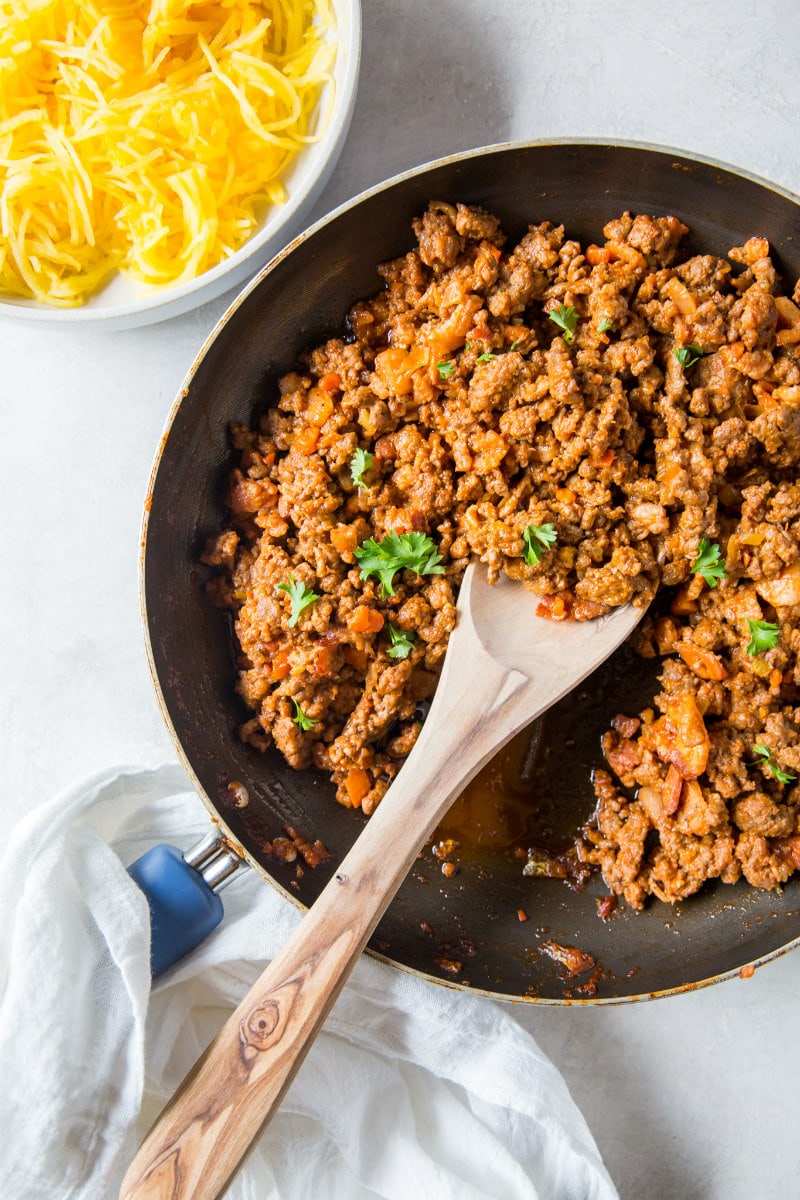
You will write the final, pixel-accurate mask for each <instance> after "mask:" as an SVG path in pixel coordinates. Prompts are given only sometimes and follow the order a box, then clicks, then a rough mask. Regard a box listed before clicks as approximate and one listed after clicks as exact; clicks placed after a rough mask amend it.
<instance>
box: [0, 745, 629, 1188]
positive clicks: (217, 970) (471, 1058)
mask: <svg viewBox="0 0 800 1200" xmlns="http://www.w3.org/2000/svg"><path fill="white" fill-rule="evenodd" d="M207 830H208V817H207V815H206V813H205V811H204V809H203V807H202V805H201V804H200V802H199V800H198V799H197V797H196V796H195V795H194V793H193V792H191V791H190V790H188V783H187V780H186V777H185V775H184V774H183V772H182V771H181V769H180V768H179V767H177V766H164V767H160V768H158V769H155V770H136V769H120V770H118V771H113V772H105V773H103V774H101V775H97V776H95V777H93V778H92V779H90V780H87V781H85V782H84V783H82V784H81V785H79V786H77V787H75V788H72V789H70V790H69V791H68V792H67V793H65V794H63V795H61V796H59V797H58V798H57V799H56V800H55V801H53V802H52V803H51V804H48V805H45V806H43V807H41V808H39V809H37V810H36V811H34V812H33V813H32V814H31V815H30V817H29V818H28V819H26V820H24V821H23V822H22V823H21V824H20V825H18V826H17V827H16V829H15V830H13V831H12V834H11V837H10V839H9V841H8V844H7V848H6V851H5V854H4V857H3V862H2V870H1V871H0V902H1V904H2V908H1V909H0V911H2V914H3V927H4V941H3V943H2V949H1V950H0V988H1V989H2V1001H0V1072H2V1074H1V1075H0V1143H2V1144H3V1149H2V1153H0V1197H2V1198H3V1200H62V1198H63V1200H67V1198H69V1200H73V1198H80V1200H107V1198H111V1197H116V1195H117V1190H118V1188H119V1184H120V1181H121V1178H122V1175H123V1173H124V1170H125V1168H126V1166H127V1163H128V1162H129V1160H130V1158H131V1156H132V1154H133V1152H134V1150H135V1148H136V1145H137V1143H138V1139H139V1138H140V1137H141V1136H142V1134H143V1133H144V1132H145V1131H146V1129H147V1127H148V1126H149V1124H150V1123H151V1122H152V1120H153V1118H154V1117H155V1116H156V1114H157V1113H158V1111H159V1109H160V1108H161V1107H162V1105H163V1103H164V1102H165V1101H166V1099H167V1098H168V1097H169V1096H170V1095H171V1093H172V1091H173V1090H174V1089H175V1088H176V1087H177V1085H178V1084H179V1083H180V1081H181V1079H182V1078H183V1076H184V1074H185V1073H186V1071H187V1070H188V1069H189V1067H190V1066H191V1065H192V1063H193V1062H194V1060H195V1059H196V1058H197V1056H198V1055H199V1054H200V1052H201V1051H202V1050H203V1048H204V1047H205V1046H206V1045H207V1044H208V1042H209V1041H210V1039H211V1037H212V1036H213V1034H214V1033H215V1032H216V1030H217V1029H218V1028H219V1026H220V1025H221V1024H222V1022H223V1020H224V1019H225V1017H226V1016H227V1014H228V1013H229V1012H230V1010H231V1009H232V1008H233V1007H234V1006H235V1004H236V1003H237V1002H238V1000H239V999H240V998H241V996H242V995H243V993H244V992H245V990H246V989H247V987H249V985H250V984H251V983H252V982H253V980H254V979H255V978H256V976H257V975H258V974H259V973H260V971H261V970H262V969H263V966H264V962H265V960H266V959H267V958H269V957H270V956H271V955H272V954H273V953H274V952H275V950H276V949H277V947H278V946H279V945H280V944H281V943H282V942H283V941H284V940H285V939H286V938H287V937H288V935H289V934H290V933H291V931H292V930H293V929H294V928H295V926H296V924H297V922H298V920H299V917H298V914H297V912H296V911H295V910H294V908H293V907H292V906H291V905H289V904H288V903H287V902H286V901H285V900H284V899H283V898H282V897H281V896H280V895H279V894H278V893H277V892H275V891H274V890H273V889H272V888H271V887H269V886H268V885H267V884H265V883H264V881H263V880H261V879H260V878H258V877H257V876H256V875H255V873H253V872H247V873H246V875H245V876H244V877H243V878H242V879H241V880H240V881H238V882H236V883H235V884H232V885H231V887H230V889H228V890H227V891H226V892H225V893H224V903H225V909H226V916H225V919H224V921H223V923H222V925H221V926H220V927H219V928H218V929H217V930H216V931H215V933H213V934H212V935H211V937H210V938H209V939H208V940H207V941H206V942H205V943H204V944H203V945H202V946H201V947H200V948H198V949H197V950H196V951H195V952H194V953H193V954H191V955H190V956H189V957H188V958H187V959H185V960H184V961H183V962H182V963H180V964H178V965H177V966H176V967H174V968H173V969H172V970H171V971H169V972H167V973H166V975H165V976H164V977H162V979H160V980H159V981H158V982H157V983H156V985H155V987H154V988H153V990H152V992H151V990H150V989H151V984H150V974H149V932H150V931H149V919H148V910H147V904H146V901H145V899H144V896H143V895H142V893H141V892H140V891H139V890H138V888H137V887H136V886H135V885H134V884H133V882H132V881H131V879H130V877H129V876H128V875H127V873H126V870H125V868H126V866H127V865H128V864H129V863H131V862H132V861H133V860H134V859H135V858H137V857H138V856H139V855H140V854H142V853H144V851H145V850H147V849H149V848H150V846H152V845H153V844H155V843H156V842H158V841H170V842H172V843H173V844H174V845H178V846H180V847H181V849H186V848H187V847H188V846H190V845H191V844H192V843H193V842H194V841H197V840H199V838H200V837H201V836H202V835H203V834H204V833H205V832H206V831H207ZM228 1195H229V1196H230V1198H231V1200H311V1198H312V1197H313V1198H314V1200H367V1198H368V1197H369V1198H370V1200H375V1198H376V1197H386V1198H387V1200H412V1198H413V1200H427V1198H428V1197H430V1198H431V1200H434V1198H435V1200H451V1198H452V1200H479V1198H480V1200H484V1198H486V1200H488V1198H493V1200H494V1198H496V1200H535V1198H540V1200H613V1198H615V1197H616V1196H617V1193H616V1190H615V1188H614V1185H613V1184H612V1182H611V1180H610V1178H609V1176H608V1174H607V1172H606V1171H605V1168H604V1167H603V1164H602V1161H601V1159H600V1156H599V1154H598V1151H597V1148H596V1146H595V1143H594V1141H593V1139H592V1136H591V1134H590V1132H589V1130H588V1128H587V1126H586V1124H585V1122H584V1120H583V1118H582V1117H581V1114H580V1112H579V1111H578V1109H577V1108H576V1106H575V1105H574V1103H573V1102H572V1100H571V1098H570V1096H569V1093H568V1091H567V1089H566V1086H565V1084H564V1082H563V1080H562V1078H561V1076H560V1075H559V1074H558V1072H557V1071H556V1069H555V1068H554V1067H553V1066H552V1064H551V1063H550V1062H548V1060H547V1059H546V1058H545V1057H544V1056H543V1054H542V1053H541V1051H540V1050H539V1048H538V1047H537V1045H536V1044H535V1042H534V1041H533V1040H532V1039H531V1038H530V1036H529V1035H528V1034H527V1033H526V1032H525V1031H524V1030H523V1029H522V1028H521V1027H520V1026H519V1025H518V1024H517V1023H516V1022H515V1020H514V1018H513V1014H512V1012H511V1011H510V1010H509V1009H506V1008H504V1007H503V1006H502V1005H499V1004H495V1003H492V1002H491V1001H489V1000H486V999H483V998H481V997H477V996H476V997H473V996H470V995H468V994H467V995H465V994H463V993H460V992H456V991H453V990H450V989H447V988H443V987H436V986H434V985H433V984H426V983H423V982H421V981H419V980H418V979H415V978H414V977H412V976H409V975H405V974H403V973H402V972H400V971H395V970H392V969H391V968H389V967H386V966H385V965H383V964H381V963H379V962H376V961H374V960H372V959H370V958H367V957H365V958H363V959H362V961H361V962H360V963H359V965H358V967H357V968H356V970H355V972H354V974H353V976H352V978H351V981H350V983H349V984H348V986H347V987H346V989H345V990H344V992H343V993H342V995H341V997H340V998H339V1000H338V1001H337V1003H336V1005H335V1007H334V1009H333V1012H332V1014H331V1016H330V1017H329V1019H328V1022H327V1024H326V1026H325V1030H324V1032H323V1033H322V1034H321V1035H320V1037H319V1038H318V1039H317V1042H316V1043H315V1045H314V1046H313V1048H312V1050H311V1052H310V1054H309V1057H308V1058H307V1059H306V1062H305V1063H304V1065H303V1066H302V1068H301V1069H300V1072H299V1074H298V1076H297V1078H296V1079H295V1081H294V1083H293V1084H292V1087H291V1089H290V1091H289V1092H288V1094H287V1096H286V1099H285V1101H284V1104H283V1107H282V1109H281V1111H280V1113H279V1114H278V1116H277V1117H276V1118H275V1119H274V1120H273V1122H272V1124H271V1125H270V1127H269V1128H268V1129H267V1131H266V1132H265V1134H264V1135H263V1136H262V1137H261V1139H260V1141H259V1143H258V1145H257V1147H256V1149H255V1151H254V1153H253V1154H252V1155H251V1156H250V1158H249V1159H248V1161H247V1163H246V1165H245V1167H244V1168H243V1170H242V1171H241V1172H240V1173H239V1175H238V1176H237V1178H236V1179H235V1181H234V1183H233V1184H232V1185H231V1187H230V1190H229V1193H228Z"/></svg>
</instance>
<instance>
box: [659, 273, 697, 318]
mask: <svg viewBox="0 0 800 1200" xmlns="http://www.w3.org/2000/svg"><path fill="white" fill-rule="evenodd" d="M663 292H664V295H665V296H668V297H669V299H670V300H671V301H672V303H673V304H674V305H675V307H676V308H677V310H678V312H680V313H683V315H684V316H685V317H691V316H693V315H694V314H695V313H696V312H697V304H696V302H695V298H694V296H693V295H692V293H691V292H690V291H689V289H688V288H687V286H686V284H685V283H682V282H681V280H680V279H669V280H667V282H666V283H665V284H664V288H663Z"/></svg>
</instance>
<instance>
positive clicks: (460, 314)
mask: <svg viewBox="0 0 800 1200" xmlns="http://www.w3.org/2000/svg"><path fill="white" fill-rule="evenodd" d="M482 305H483V297H482V296H475V295H470V296H467V297H466V298H465V299H464V300H463V302H462V303H461V304H458V305H456V307H455V308H454V309H453V312H452V313H451V314H450V316H449V317H448V318H447V319H446V320H445V321H440V322H439V323H438V324H436V325H435V326H434V327H433V328H432V329H431V330H430V332H429V333H428V335H427V341H428V345H429V346H430V349H431V353H432V355H433V361H434V363H436V362H438V361H439V359H440V358H441V357H442V355H443V354H451V353H452V352H453V350H457V349H458V348H459V346H463V345H464V341H465V340H466V337H467V334H468V333H469V331H470V329H471V328H472V318H473V317H474V316H475V313H476V312H477V311H478V309H479V308H481V306H482ZM378 357H380V355H379V356H378ZM377 361H378V360H377V359H376V360H375V363H376V366H377Z"/></svg>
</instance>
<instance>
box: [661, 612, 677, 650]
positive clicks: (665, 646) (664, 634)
mask: <svg viewBox="0 0 800 1200" xmlns="http://www.w3.org/2000/svg"><path fill="white" fill-rule="evenodd" d="M655 634H656V645H657V646H658V653H659V654H671V653H672V651H673V650H674V648H675V643H676V641H677V640H678V627H677V625H676V624H675V622H674V621H672V620H671V619H670V618H669V617H662V618H661V620H660V621H658V622H657V623H656V629H655Z"/></svg>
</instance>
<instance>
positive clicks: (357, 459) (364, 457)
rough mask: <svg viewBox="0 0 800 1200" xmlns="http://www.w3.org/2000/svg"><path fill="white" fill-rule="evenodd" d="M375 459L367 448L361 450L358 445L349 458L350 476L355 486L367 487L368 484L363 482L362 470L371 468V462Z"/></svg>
mask: <svg viewBox="0 0 800 1200" xmlns="http://www.w3.org/2000/svg"><path fill="white" fill-rule="evenodd" d="M374 462H375V459H374V458H373V457H372V455H371V454H370V452H369V450H362V449H361V447H360V446H359V447H358V449H357V450H356V452H355V454H354V455H353V457H352V458H351V459H350V478H351V479H352V481H353V483H354V484H355V485H356V487H357V488H368V487H369V484H368V483H365V482H364V472H365V471H371V470H372V464H373V463H374Z"/></svg>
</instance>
